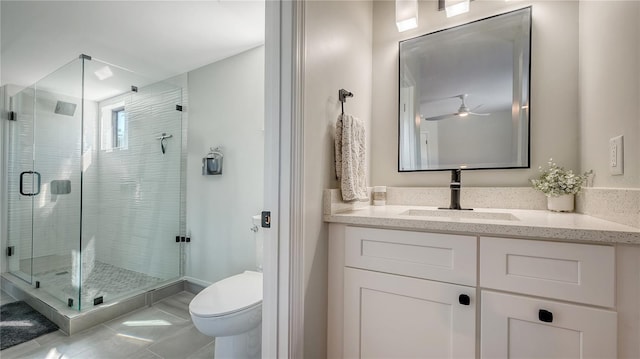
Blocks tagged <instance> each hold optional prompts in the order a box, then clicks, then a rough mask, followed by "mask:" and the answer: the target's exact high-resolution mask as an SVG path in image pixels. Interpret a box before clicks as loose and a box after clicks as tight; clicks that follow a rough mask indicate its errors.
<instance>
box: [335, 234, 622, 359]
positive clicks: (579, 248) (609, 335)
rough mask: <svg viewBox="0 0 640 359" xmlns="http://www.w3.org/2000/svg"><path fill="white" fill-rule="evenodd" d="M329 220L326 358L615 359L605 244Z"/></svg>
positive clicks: (611, 255)
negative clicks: (347, 223)
mask: <svg viewBox="0 0 640 359" xmlns="http://www.w3.org/2000/svg"><path fill="white" fill-rule="evenodd" d="M329 228H330V234H329V238H330V240H329V303H328V304H329V305H328V310H329V316H328V327H329V328H328V357H330V358H478V357H480V358H491V359H493V358H527V357H528V358H615V357H616V349H617V333H616V332H617V313H616V311H615V305H616V302H615V299H616V298H615V290H616V288H615V283H616V282H615V280H616V278H615V277H616V276H615V267H616V263H615V252H614V247H612V246H606V245H587V244H578V243H564V242H557V241H541V240H525V239H509V238H492V237H482V236H480V237H479V236H476V235H455V234H440V233H429V232H417V231H404V230H390V229H378V228H363V227H356V226H349V225H343V224H335V223H332V224H331V225H330V227H329ZM478 320H479V322H478Z"/></svg>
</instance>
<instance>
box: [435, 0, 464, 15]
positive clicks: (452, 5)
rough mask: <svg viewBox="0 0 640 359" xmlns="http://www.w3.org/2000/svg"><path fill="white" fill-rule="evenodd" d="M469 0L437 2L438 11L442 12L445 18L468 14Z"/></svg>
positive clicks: (443, 0) (442, 0)
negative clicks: (445, 15) (445, 14)
mask: <svg viewBox="0 0 640 359" xmlns="http://www.w3.org/2000/svg"><path fill="white" fill-rule="evenodd" d="M469 2H470V0H438V10H444V11H446V13H447V17H452V16H456V15H460V14H464V13H465V12H469Z"/></svg>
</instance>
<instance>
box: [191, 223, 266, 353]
mask: <svg viewBox="0 0 640 359" xmlns="http://www.w3.org/2000/svg"><path fill="white" fill-rule="evenodd" d="M252 220H253V227H252V230H253V231H254V233H255V241H256V261H257V263H256V264H257V267H258V268H257V269H258V270H262V268H261V267H262V233H261V232H262V230H260V216H253V218H252ZM189 313H190V314H191V320H192V321H193V324H194V325H195V327H196V328H197V329H198V330H199V331H200V332H201V333H202V334H204V335H208V336H211V337H215V338H216V339H215V352H214V358H216V359H241V358H242V359H244V358H247V359H254V358H256V359H257V358H260V357H261V353H262V350H261V346H262V273H261V272H259V271H245V272H244V273H241V274H236V275H234V276H231V277H228V278H225V279H222V280H220V281H218V282H216V283H213V284H212V285H210V286H208V287H207V288H205V289H204V290H202V291H201V292H200V293H198V294H197V295H196V296H195V297H194V298H193V300H191V303H189Z"/></svg>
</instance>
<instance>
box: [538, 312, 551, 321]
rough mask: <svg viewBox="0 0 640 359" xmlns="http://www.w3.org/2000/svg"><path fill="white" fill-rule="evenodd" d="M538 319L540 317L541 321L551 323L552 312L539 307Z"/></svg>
mask: <svg viewBox="0 0 640 359" xmlns="http://www.w3.org/2000/svg"><path fill="white" fill-rule="evenodd" d="M538 319H540V321H541V322H545V323H551V322H553V313H551V312H550V311H548V310H544V309H540V311H539V312H538Z"/></svg>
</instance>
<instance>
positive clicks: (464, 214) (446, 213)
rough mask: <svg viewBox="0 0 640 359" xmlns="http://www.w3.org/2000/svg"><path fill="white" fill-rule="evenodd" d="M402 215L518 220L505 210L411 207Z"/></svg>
mask: <svg viewBox="0 0 640 359" xmlns="http://www.w3.org/2000/svg"><path fill="white" fill-rule="evenodd" d="M400 215H401V216H416V217H447V218H469V219H489V220H500V221H518V220H519V219H518V217H516V216H514V215H513V214H511V213H505V212H478V211H464V210H463V211H457V210H447V209H410V210H408V211H404V212H402V213H400Z"/></svg>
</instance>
